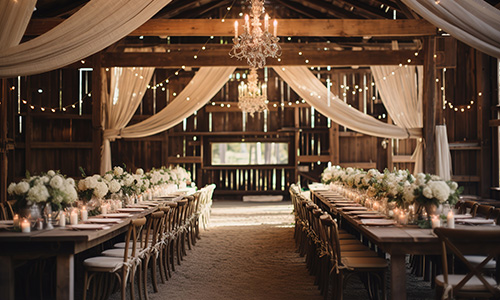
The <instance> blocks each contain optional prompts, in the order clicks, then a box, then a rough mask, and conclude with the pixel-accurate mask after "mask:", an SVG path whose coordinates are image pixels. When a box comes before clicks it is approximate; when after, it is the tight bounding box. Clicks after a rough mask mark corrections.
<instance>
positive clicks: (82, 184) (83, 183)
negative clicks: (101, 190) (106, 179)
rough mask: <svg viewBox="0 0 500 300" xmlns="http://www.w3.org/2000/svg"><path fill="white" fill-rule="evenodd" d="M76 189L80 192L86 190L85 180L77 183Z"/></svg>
mask: <svg viewBox="0 0 500 300" xmlns="http://www.w3.org/2000/svg"><path fill="white" fill-rule="evenodd" d="M78 189H79V190H80V191H85V190H86V189H87V184H86V180H85V179H82V180H80V181H78Z"/></svg>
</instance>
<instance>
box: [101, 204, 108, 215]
mask: <svg viewBox="0 0 500 300" xmlns="http://www.w3.org/2000/svg"><path fill="white" fill-rule="evenodd" d="M107 213H108V205H106V204H103V205H101V214H103V215H105V214H107Z"/></svg>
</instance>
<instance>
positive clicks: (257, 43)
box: [229, 0, 281, 68]
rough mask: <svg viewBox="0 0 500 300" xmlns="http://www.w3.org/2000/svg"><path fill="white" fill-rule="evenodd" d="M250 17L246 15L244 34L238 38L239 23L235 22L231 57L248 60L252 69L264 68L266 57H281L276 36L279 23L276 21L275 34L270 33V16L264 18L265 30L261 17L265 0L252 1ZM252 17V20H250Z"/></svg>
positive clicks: (274, 24) (274, 25) (274, 23)
mask: <svg viewBox="0 0 500 300" xmlns="http://www.w3.org/2000/svg"><path fill="white" fill-rule="evenodd" d="M250 2H251V4H252V8H251V12H250V16H248V15H247V14H246V15H245V24H244V25H243V33H242V34H241V35H240V36H238V21H236V22H234V39H233V42H234V45H233V48H232V49H231V51H230V52H229V56H231V57H236V58H237V59H240V60H241V59H243V58H246V60H247V63H248V65H249V66H250V67H251V68H263V67H264V66H265V65H266V57H272V58H276V57H278V56H280V55H281V47H280V45H278V41H279V38H278V37H277V36H276V33H277V30H278V21H276V20H274V22H273V29H274V34H271V33H270V32H269V15H268V14H265V16H264V30H262V28H261V26H262V23H261V22H260V16H261V15H262V14H263V13H264V11H265V9H264V0H251V1H250ZM250 17H251V20H250Z"/></svg>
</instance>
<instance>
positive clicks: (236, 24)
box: [234, 21, 238, 40]
mask: <svg viewBox="0 0 500 300" xmlns="http://www.w3.org/2000/svg"><path fill="white" fill-rule="evenodd" d="M234 39H235V40H237V39H238V21H234Z"/></svg>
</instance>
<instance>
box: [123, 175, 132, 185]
mask: <svg viewBox="0 0 500 300" xmlns="http://www.w3.org/2000/svg"><path fill="white" fill-rule="evenodd" d="M132 184H134V177H133V176H132V175H130V174H127V175H126V176H125V178H124V179H123V185H124V186H131V185H132Z"/></svg>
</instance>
